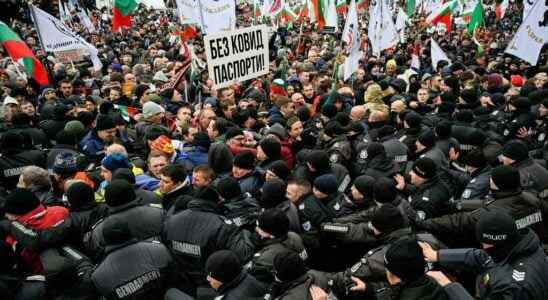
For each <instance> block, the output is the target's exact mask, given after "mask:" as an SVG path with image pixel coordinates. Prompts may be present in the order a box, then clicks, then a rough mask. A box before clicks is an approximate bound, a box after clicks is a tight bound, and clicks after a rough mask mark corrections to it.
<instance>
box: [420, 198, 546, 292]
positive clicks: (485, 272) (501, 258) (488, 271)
mask: <svg viewBox="0 0 548 300" xmlns="http://www.w3.org/2000/svg"><path fill="white" fill-rule="evenodd" d="M475 230H476V238H477V240H478V241H479V242H480V243H481V244H482V248H483V250H480V249H442V250H439V251H434V250H433V249H432V248H431V247H430V246H429V245H426V244H423V243H421V247H422V249H423V253H424V256H425V258H426V259H427V260H428V261H430V262H438V263H440V265H441V266H443V267H446V268H449V269H464V270H474V272H475V273H478V274H479V280H478V281H477V282H478V284H477V291H478V293H479V299H508V300H510V299H546V298H547V297H548V284H547V283H546V280H545V279H546V274H548V261H547V260H546V256H545V255H544V252H543V250H542V247H541V246H540V243H539V239H538V237H537V235H536V234H535V233H534V232H533V231H532V230H530V229H528V228H526V229H525V230H521V231H518V227H517V226H516V222H515V220H514V219H513V218H512V217H511V216H510V215H508V214H507V213H506V212H505V211H503V210H500V209H492V210H490V211H488V212H486V213H484V214H483V215H482V216H481V217H480V219H479V221H478V222H477V224H476V226H475ZM439 282H440V281H439ZM445 284H448V281H445ZM445 291H446V293H447V294H448V295H449V298H450V299H473V298H472V296H470V295H469V294H468V293H467V292H465V290H464V289H462V288H456V287H451V286H446V288H445Z"/></svg>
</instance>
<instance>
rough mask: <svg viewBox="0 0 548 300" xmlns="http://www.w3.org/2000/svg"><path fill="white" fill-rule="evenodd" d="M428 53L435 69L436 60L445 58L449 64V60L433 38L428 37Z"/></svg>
mask: <svg viewBox="0 0 548 300" xmlns="http://www.w3.org/2000/svg"><path fill="white" fill-rule="evenodd" d="M430 54H431V55H432V68H434V70H436V66H437V65H438V62H440V61H442V60H445V61H447V62H449V64H451V60H450V59H449V57H447V55H446V54H445V52H443V50H441V48H440V45H438V43H437V42H436V41H434V39H433V38H430Z"/></svg>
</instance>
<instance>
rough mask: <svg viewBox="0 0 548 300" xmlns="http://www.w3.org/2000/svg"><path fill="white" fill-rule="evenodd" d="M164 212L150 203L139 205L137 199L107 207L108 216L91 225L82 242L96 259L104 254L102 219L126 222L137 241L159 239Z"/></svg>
mask: <svg viewBox="0 0 548 300" xmlns="http://www.w3.org/2000/svg"><path fill="white" fill-rule="evenodd" d="M164 215H165V212H164V210H163V209H161V208H158V207H156V206H151V205H139V204H138V202H137V200H135V201H132V202H130V203H127V204H124V205H121V206H117V207H109V216H108V217H106V218H105V219H103V220H101V221H99V222H97V223H96V224H95V225H93V229H92V230H91V231H90V232H88V233H86V234H85V235H84V244H85V246H86V249H87V251H88V253H90V254H92V255H93V257H94V258H95V259H96V260H97V259H99V258H100V257H102V255H103V254H104V250H105V246H106V245H105V240H104V237H103V224H104V223H103V221H104V220H106V219H110V218H113V219H119V220H122V221H123V222H125V223H127V224H128V227H129V231H130V233H131V236H132V237H133V238H135V239H136V240H138V241H143V240H147V239H148V240H160V235H161V233H162V226H163V223H164Z"/></svg>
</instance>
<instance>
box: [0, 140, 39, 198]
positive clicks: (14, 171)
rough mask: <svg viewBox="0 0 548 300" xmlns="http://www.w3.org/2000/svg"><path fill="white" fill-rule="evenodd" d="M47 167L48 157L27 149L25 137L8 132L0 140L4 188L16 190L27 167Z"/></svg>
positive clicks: (1, 175)
mask: <svg viewBox="0 0 548 300" xmlns="http://www.w3.org/2000/svg"><path fill="white" fill-rule="evenodd" d="M31 165H35V166H39V167H45V166H46V157H45V154H44V152H42V151H40V150H31V149H26V148H25V139H24V137H23V136H22V135H21V134H20V133H17V132H6V133H4V134H2V137H1V138H0V181H1V182H2V183H3V187H4V188H6V189H8V190H10V189H14V188H15V187H16V185H17V181H18V180H19V175H20V174H21V172H23V169H24V168H25V167H26V166H31Z"/></svg>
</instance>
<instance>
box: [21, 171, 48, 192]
mask: <svg viewBox="0 0 548 300" xmlns="http://www.w3.org/2000/svg"><path fill="white" fill-rule="evenodd" d="M49 175H50V174H49V172H48V170H46V169H43V168H40V167H37V166H28V167H26V168H25V169H23V172H22V173H21V176H23V182H24V183H25V185H26V186H27V188H33V187H34V188H41V187H50V186H51V179H50V177H49Z"/></svg>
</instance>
